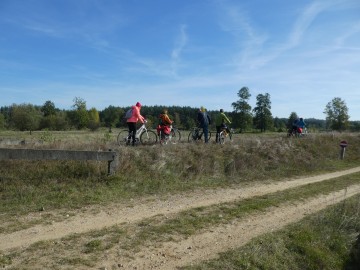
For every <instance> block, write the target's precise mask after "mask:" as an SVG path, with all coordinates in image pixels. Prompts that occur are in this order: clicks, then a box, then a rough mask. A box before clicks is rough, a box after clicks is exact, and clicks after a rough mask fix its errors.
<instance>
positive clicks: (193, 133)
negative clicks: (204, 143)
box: [188, 130, 199, 142]
mask: <svg viewBox="0 0 360 270" xmlns="http://www.w3.org/2000/svg"><path fill="white" fill-rule="evenodd" d="M198 135H199V134H198V131H197V130H192V131H190V133H189V136H188V142H196V141H197V140H198Z"/></svg>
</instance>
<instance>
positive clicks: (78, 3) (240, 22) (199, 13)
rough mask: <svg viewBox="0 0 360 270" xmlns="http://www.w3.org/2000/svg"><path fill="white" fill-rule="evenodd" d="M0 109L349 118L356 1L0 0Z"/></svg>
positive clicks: (357, 41) (358, 94) (358, 74)
mask: <svg viewBox="0 0 360 270" xmlns="http://www.w3.org/2000/svg"><path fill="white" fill-rule="evenodd" d="M0 33H1V35H0V107H1V106H9V105H11V104H14V103H15V104H22V103H31V104H34V105H43V104H44V103H45V101H47V100H50V101H52V102H54V103H55V106H56V107H58V108H61V109H71V106H72V105H73V104H74V102H73V101H74V98H75V97H80V98H82V99H84V100H85V101H86V104H87V107H88V108H89V109H90V108H92V107H95V108H97V109H98V110H102V109H104V108H106V107H108V106H109V105H113V106H128V105H132V104H135V103H136V102H137V101H140V102H141V103H142V104H143V105H165V106H172V105H178V106H191V107H199V106H205V107H206V108H208V109H209V110H217V109H220V108H223V109H225V110H226V111H232V109H233V108H232V106H231V103H232V102H234V101H237V100H238V96H237V93H238V91H239V89H241V88H242V87H244V86H246V87H248V88H249V89H250V94H251V98H250V101H249V103H250V105H251V106H252V107H254V106H255V103H256V96H257V95H258V94H265V93H269V94H270V97H271V102H272V104H271V105H272V107H271V111H272V114H273V116H274V117H286V118H287V117H289V115H290V113H291V112H296V113H297V114H298V115H299V116H302V117H304V118H310V117H314V118H317V119H325V114H324V113H323V111H324V108H325V106H326V104H327V103H328V102H330V101H331V100H332V99H333V98H335V97H340V98H342V99H343V100H345V102H346V104H347V107H348V108H349V115H350V120H360V1H359V0H297V1H284V0H181V1H179V0H0Z"/></svg>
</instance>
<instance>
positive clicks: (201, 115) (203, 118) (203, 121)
mask: <svg viewBox="0 0 360 270" xmlns="http://www.w3.org/2000/svg"><path fill="white" fill-rule="evenodd" d="M197 120H198V122H199V124H200V127H201V128H202V129H203V133H204V137H205V143H208V142H209V125H210V124H211V117H210V115H209V114H208V113H207V112H206V109H205V108H204V107H202V106H201V107H200V110H199V112H198V115H197Z"/></svg>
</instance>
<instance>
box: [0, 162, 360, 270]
mask: <svg viewBox="0 0 360 270" xmlns="http://www.w3.org/2000/svg"><path fill="white" fill-rule="evenodd" d="M356 172H360V167H357V168H353V169H350V170H345V171H341V172H335V173H329V174H323V175H319V176H315V177H308V178H301V179H294V180H288V181H282V182H275V183H269V184H262V185H260V184H257V185H254V186H246V185H244V186H240V187H238V188H236V189H217V190H208V191H201V193H199V192H196V191H195V192H193V193H191V194H190V193H187V194H178V195H173V196H171V197H168V198H167V199H160V198H158V197H151V198H146V199H142V200H139V201H135V200H133V201H132V202H131V205H129V204H127V205H112V206H109V207H106V208H101V209H98V208H96V213H94V209H85V210H84V209H82V210H81V211H79V212H77V213H75V214H74V215H73V214H72V215H70V216H69V217H66V216H65V217H64V220H63V221H60V222H52V223H51V224H49V225H37V226H33V227H31V228H29V229H26V230H21V231H17V232H13V233H9V234H0V251H5V250H8V249H11V248H26V247H27V246H29V245H31V244H33V243H36V242H38V241H43V240H51V239H59V238H62V237H64V236H67V235H70V234H73V233H85V232H88V231H91V230H98V229H102V228H105V227H108V226H112V225H115V224H120V223H124V222H125V223H134V222H138V221H140V220H142V219H144V218H149V217H152V216H156V215H159V214H164V215H166V214H174V213H177V212H180V211H183V210H187V209H191V208H195V207H201V206H210V205H214V204H219V203H224V202H231V201H234V200H239V199H244V198H250V197H253V196H260V195H264V194H267V193H272V192H276V191H281V190H286V189H288V188H293V187H297V186H301V185H306V184H309V183H315V182H320V181H324V180H327V179H331V178H336V177H340V176H344V175H347V174H351V173H356ZM359 192H360V186H352V187H349V188H348V189H347V191H346V192H345V191H340V192H334V193H332V194H330V195H327V196H321V197H319V198H314V199H312V200H308V201H307V202H302V203H301V204H298V205H295V204H293V205H286V206H283V207H280V208H276V209H271V210H269V211H267V212H266V213H263V214H262V215H256V216H251V217H249V218H248V219H247V220H246V221H241V222H233V223H231V224H227V225H226V226H220V227H216V228H212V229H211V231H207V232H205V233H201V234H197V235H194V236H192V237H190V238H189V239H187V240H184V241H180V242H166V243H163V244H162V245H161V247H150V248H146V249H144V250H141V251H140V252H138V253H136V254H133V256H132V257H131V260H130V258H129V257H124V258H122V257H119V251H116V250H112V251H111V252H109V253H106V254H104V259H103V260H102V261H101V262H100V263H99V265H98V267H97V268H96V269H98V268H102V269H105V268H106V269H112V267H113V266H116V267H119V266H120V267H123V269H174V268H176V267H177V266H182V265H187V264H189V263H193V262H197V261H201V260H204V259H209V258H212V257H214V256H216V254H217V253H219V252H221V251H225V250H228V249H231V248H233V247H238V246H241V245H243V244H245V243H247V242H248V241H249V240H251V239H252V238H253V237H256V236H258V235H261V234H263V233H266V232H270V231H272V230H277V229H279V228H281V227H283V226H285V225H287V224H289V223H292V222H296V221H298V220H299V219H301V218H302V217H303V216H304V215H306V214H310V213H313V212H316V211H319V210H321V209H323V208H324V207H326V206H328V205H331V204H334V203H337V202H339V201H341V200H343V199H345V198H347V197H350V196H352V195H355V194H357V193H359ZM40 214H41V213H39V215H40ZM32 218H34V217H32Z"/></svg>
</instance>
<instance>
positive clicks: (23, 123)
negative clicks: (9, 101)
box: [11, 104, 42, 131]
mask: <svg viewBox="0 0 360 270" xmlns="http://www.w3.org/2000/svg"><path fill="white" fill-rule="evenodd" d="M41 117H42V115H41V112H40V110H38V109H37V108H35V106H33V105H31V104H21V105H16V104H14V105H12V108H11V123H12V124H13V126H14V128H16V129H18V130H21V131H24V130H30V131H31V130H37V129H38V128H39V123H40V119H41Z"/></svg>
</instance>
